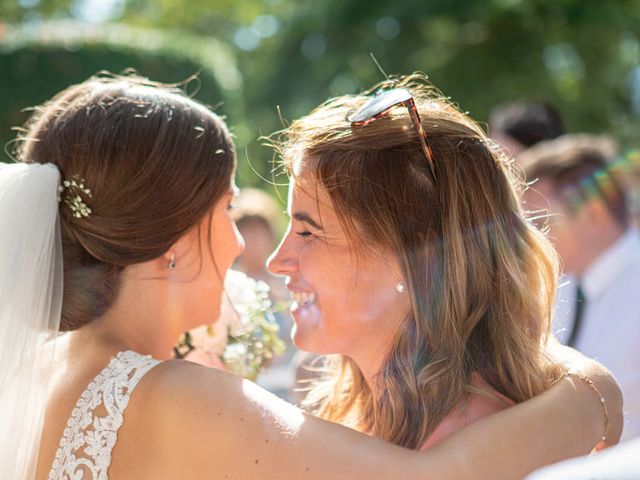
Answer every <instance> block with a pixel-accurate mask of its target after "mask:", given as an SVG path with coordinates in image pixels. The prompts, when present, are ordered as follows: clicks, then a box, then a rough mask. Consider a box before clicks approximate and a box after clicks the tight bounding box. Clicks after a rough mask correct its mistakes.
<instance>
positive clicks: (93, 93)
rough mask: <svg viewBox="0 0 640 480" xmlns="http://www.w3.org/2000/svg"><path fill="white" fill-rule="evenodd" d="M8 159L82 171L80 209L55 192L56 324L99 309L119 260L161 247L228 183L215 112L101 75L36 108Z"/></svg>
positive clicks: (225, 136) (73, 323)
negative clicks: (58, 243) (60, 292)
mask: <svg viewBox="0 0 640 480" xmlns="http://www.w3.org/2000/svg"><path fill="white" fill-rule="evenodd" d="M17 144H18V147H17V155H18V160H19V161H22V162H27V163H53V164H55V165H57V166H58V168H59V170H60V173H61V176H62V178H63V179H67V180H72V179H74V178H76V177H79V178H82V179H83V180H84V183H85V187H86V188H88V189H90V190H91V197H90V198H89V197H86V199H85V202H86V203H87V205H88V207H89V208H90V209H91V214H90V215H89V216H88V217H84V216H80V217H77V216H75V215H74V212H73V211H72V210H71V209H70V208H69V206H68V205H67V204H66V203H65V202H64V201H63V202H60V223H61V231H62V246H63V261H64V296H63V305H62V319H61V326H60V328H61V330H73V329H76V328H79V327H81V326H83V325H85V324H86V323H87V322H90V321H91V320H92V319H94V318H96V317H99V316H100V315H102V314H103V313H104V312H105V311H106V310H107V309H108V308H109V306H110V305H111V304H112V302H113V301H114V299H115V297H116V295H117V292H118V284H119V274H120V272H121V271H122V270H123V269H124V268H125V267H127V266H128V265H132V264H136V263H141V262H146V261H149V260H152V259H154V258H158V257H160V256H161V255H163V254H164V253H165V252H166V251H168V250H169V249H170V247H171V246H172V245H173V244H174V243H175V242H176V241H177V240H178V239H179V238H180V237H181V236H182V235H184V234H185V233H186V232H187V231H188V230H189V229H190V228H192V227H194V226H196V225H199V222H200V221H201V220H202V219H204V218H206V217H205V216H206V215H207V214H209V213H210V211H211V209H212V207H213V206H214V204H215V203H216V201H217V200H218V199H219V198H221V197H222V195H223V194H224V193H226V192H227V191H228V189H229V185H230V179H231V175H232V174H233V172H234V169H235V148H234V145H233V141H232V140H231V137H230V134H229V132H228V130H227V127H226V125H225V123H224V122H223V120H222V119H221V118H220V117H219V116H217V115H216V114H214V113H213V112H211V111H210V110H208V109H207V108H206V107H204V106H202V105H200V104H198V103H197V102H195V101H194V100H192V99H190V98H188V97H187V96H186V95H185V94H184V93H183V92H182V91H181V90H180V89H179V88H177V87H176V86H172V85H162V84H158V83H152V82H150V81H148V80H146V79H143V78H140V77H136V76H117V75H108V76H105V75H102V76H96V77H92V78H90V79H88V80H86V81H85V82H83V83H80V84H78V85H73V86H71V87H69V88H67V89H66V90H64V91H62V92H60V93H59V94H58V95H56V96H55V97H54V98H53V99H52V100H50V101H48V102H47V103H45V104H44V105H43V106H41V107H39V108H37V109H36V110H35V113H34V114H33V115H32V116H31V118H30V119H29V120H28V122H27V124H26V125H25V128H24V130H23V131H22V133H21V134H20V135H19V137H18V142H17Z"/></svg>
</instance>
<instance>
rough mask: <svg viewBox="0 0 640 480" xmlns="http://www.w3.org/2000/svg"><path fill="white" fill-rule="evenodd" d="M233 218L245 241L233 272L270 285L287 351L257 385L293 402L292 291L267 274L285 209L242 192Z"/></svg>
mask: <svg viewBox="0 0 640 480" xmlns="http://www.w3.org/2000/svg"><path fill="white" fill-rule="evenodd" d="M234 205H235V207H236V208H235V209H234V210H233V212H232V217H233V219H234V220H235V222H236V225H237V226H238V230H239V231H240V234H241V235H242V236H243V237H244V241H245V249H244V252H242V254H241V255H240V256H239V257H238V259H237V260H236V262H235V264H234V268H235V269H236V270H239V271H241V272H243V273H246V274H247V275H249V276H250V277H252V278H254V279H256V280H260V281H263V282H265V283H266V284H267V285H269V289H270V290H269V296H270V298H271V302H272V303H273V305H274V306H275V308H276V310H277V311H276V312H275V313H274V316H275V318H276V320H277V321H278V324H279V325H280V332H279V334H280V338H282V340H284V341H285V343H286V346H287V350H286V351H285V353H284V355H282V356H279V357H276V358H275V359H274V362H273V364H272V365H271V366H270V367H269V368H268V369H267V370H266V371H265V372H263V373H262V374H261V376H260V377H259V379H258V384H259V385H261V386H262V387H264V388H266V389H267V390H269V391H270V392H272V393H274V394H276V395H278V396H279V397H281V398H284V399H285V400H292V393H291V392H292V389H293V385H294V383H295V370H296V367H295V366H294V365H293V364H292V357H293V356H294V355H295V353H296V351H297V349H296V348H295V346H294V345H293V342H292V341H291V327H292V326H293V322H292V320H291V315H289V312H288V311H287V309H286V308H284V304H286V302H288V301H289V291H288V290H287V288H286V285H285V284H284V281H283V279H282V277H277V276H275V275H273V274H272V273H271V272H269V270H267V266H266V264H267V258H268V257H269V255H270V254H271V252H273V250H274V248H275V246H276V242H277V239H278V238H279V236H280V234H281V233H282V232H283V231H284V225H283V224H284V215H283V213H282V210H283V209H282V208H281V207H280V206H279V205H278V203H277V202H276V201H275V200H274V198H273V197H272V196H270V195H269V194H267V193H266V192H264V191H262V190H259V189H255V188H243V189H242V190H241V191H240V194H239V195H238V197H237V198H236V200H235V202H234Z"/></svg>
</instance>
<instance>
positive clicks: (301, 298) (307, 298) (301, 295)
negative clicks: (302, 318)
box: [291, 292, 316, 305]
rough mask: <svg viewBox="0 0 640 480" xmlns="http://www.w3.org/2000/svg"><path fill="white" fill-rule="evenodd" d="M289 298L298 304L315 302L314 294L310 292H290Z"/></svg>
mask: <svg viewBox="0 0 640 480" xmlns="http://www.w3.org/2000/svg"><path fill="white" fill-rule="evenodd" d="M291 300H293V301H294V302H296V303H297V304H298V305H311V304H313V303H316V294H315V293H311V292H291Z"/></svg>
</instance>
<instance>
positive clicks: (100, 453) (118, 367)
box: [48, 351, 160, 480]
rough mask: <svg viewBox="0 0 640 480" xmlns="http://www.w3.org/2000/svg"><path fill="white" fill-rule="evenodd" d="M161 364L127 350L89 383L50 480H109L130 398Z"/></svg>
mask: <svg viewBox="0 0 640 480" xmlns="http://www.w3.org/2000/svg"><path fill="white" fill-rule="evenodd" d="M158 363H160V362H159V361H158V360H155V359H154V358H151V357H150V356H148V355H147V356H145V355H140V354H139V353H136V352H132V351H126V352H120V353H118V355H117V356H116V357H114V358H112V359H111V361H110V362H109V365H107V366H106V367H105V369H104V370H102V372H100V373H99V374H98V376H97V377H96V378H94V379H93V381H92V382H91V383H90V384H89V386H88V387H87V389H86V390H85V391H84V392H83V393H82V395H81V396H80V399H79V400H78V402H77V403H76V405H75V407H74V409H73V411H72V412H71V418H69V421H68V422H67V426H66V428H65V429H64V433H63V436H62V439H61V440H60V446H59V447H58V451H57V452H56V456H55V459H54V461H53V466H52V468H51V472H49V477H48V478H49V480H107V479H108V478H109V476H108V473H107V471H108V470H109V465H111V450H112V449H113V447H114V445H115V444H116V439H117V435H118V429H119V428H120V426H122V422H123V420H124V411H125V409H126V408H127V405H128V403H129V397H130V396H131V393H132V392H133V390H134V388H135V387H136V385H137V384H138V382H139V381H140V379H141V378H142V377H143V376H144V374H145V373H147V372H148V371H149V370H150V369H151V368H152V367H154V366H155V365H157V364H158Z"/></svg>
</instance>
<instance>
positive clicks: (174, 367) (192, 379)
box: [112, 360, 250, 479]
mask: <svg viewBox="0 0 640 480" xmlns="http://www.w3.org/2000/svg"><path fill="white" fill-rule="evenodd" d="M243 386H244V382H243V380H242V379H241V378H239V377H236V376H234V375H231V374H229V373H226V372H222V371H219V370H215V369H211V368H207V367H203V366H201V365H197V364H194V363H191V362H187V361H182V360H171V361H166V362H162V363H160V364H158V365H156V366H155V367H154V368H153V369H151V370H150V371H149V372H148V373H147V374H146V375H145V376H144V377H143V379H142V380H141V381H140V383H139V384H138V387H137V388H136V390H135V391H134V392H133V395H132V396H131V402H130V404H129V406H128V407H127V415H126V416H125V422H124V424H123V426H122V429H121V432H119V434H118V443H117V444H116V447H115V449H114V454H113V458H114V463H113V464H112V468H113V470H114V472H119V468H121V467H122V469H123V472H125V471H126V473H127V474H129V475H131V474H132V472H131V468H132V465H135V468H136V471H135V475H134V476H132V477H131V476H130V477H128V478H158V479H160V478H162V479H164V478H204V477H198V476H197V475H196V472H203V471H205V470H206V469H209V471H211V470H210V469H211V468H222V467H223V466H224V462H225V458H237V455H238V454H239V452H240V450H239V445H240V444H239V442H238V441H237V439H238V436H239V435H243V436H244V438H248V437H249V433H248V432H249V430H248V429H249V428H250V426H249V425H244V424H245V423H248V422H244V421H243V416H245V417H246V416H247V415H246V414H244V413H243V412H245V411H246V410H247V408H248V404H247V402H246V401H245V400H244V393H243ZM141 439H144V440H143V441H141ZM131 452H135V459H134V458H129V457H130V455H132V453H131ZM214 452H215V454H213V453H214ZM144 459H147V460H148V461H145V460H144ZM185 459H188V462H187V464H188V465H189V466H188V467H185ZM134 460H135V461H134ZM185 468H188V470H189V471H190V472H192V473H193V474H194V476H193V477H191V475H187V471H186V470H185ZM125 469H126V470H125Z"/></svg>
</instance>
